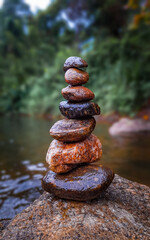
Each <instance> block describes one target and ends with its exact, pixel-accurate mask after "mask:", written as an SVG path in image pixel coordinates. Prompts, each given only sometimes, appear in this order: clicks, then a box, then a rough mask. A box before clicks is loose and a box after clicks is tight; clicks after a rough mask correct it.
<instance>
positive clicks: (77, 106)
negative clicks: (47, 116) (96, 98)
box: [59, 101, 100, 119]
mask: <svg viewBox="0 0 150 240" xmlns="http://www.w3.org/2000/svg"><path fill="white" fill-rule="evenodd" d="M59 109H60V112H61V113H62V115H64V116H65V117H67V118H71V119H73V118H77V119H78V118H86V117H91V116H94V115H99V114H100V107H99V106H98V104H96V103H94V102H81V103H72V102H69V101H62V102H60V104H59Z"/></svg>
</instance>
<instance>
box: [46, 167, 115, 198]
mask: <svg viewBox="0 0 150 240" xmlns="http://www.w3.org/2000/svg"><path fill="white" fill-rule="evenodd" d="M113 178H114V173H113V172H112V171H111V170H110V169H109V168H106V167H103V166H102V165H95V164H89V165H84V166H80V167H77V168H76V169H74V170H72V171H71V172H69V173H66V174H56V173H54V172H52V171H49V172H48V173H47V174H46V175H45V177H44V178H43V188H44V190H45V191H47V192H50V193H53V194H54V195H56V196H58V197H60V198H64V199H72V200H77V201H87V200H91V199H95V198H97V197H99V195H100V194H101V193H102V192H103V191H104V190H106V189H107V188H108V186H109V185H110V183H111V182H112V180H113Z"/></svg>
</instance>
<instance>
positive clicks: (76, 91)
mask: <svg viewBox="0 0 150 240" xmlns="http://www.w3.org/2000/svg"><path fill="white" fill-rule="evenodd" d="M61 93H62V95H63V97H64V98H65V99H67V100H68V101H70V102H83V101H90V100H92V99H93V98H94V93H93V92H92V91H91V90H90V89H88V88H86V87H83V86H68V87H66V88H63V89H62V91H61Z"/></svg>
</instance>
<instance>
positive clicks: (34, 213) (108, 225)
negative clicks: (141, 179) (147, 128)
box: [0, 175, 150, 240]
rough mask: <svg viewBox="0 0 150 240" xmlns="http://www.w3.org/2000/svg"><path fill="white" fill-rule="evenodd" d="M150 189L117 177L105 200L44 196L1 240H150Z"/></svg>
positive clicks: (13, 224)
mask: <svg viewBox="0 0 150 240" xmlns="http://www.w3.org/2000/svg"><path fill="white" fill-rule="evenodd" d="M149 190H150V189H149V188H148V187H146V186H144V185H140V184H138V183H135V182H131V181H128V180H126V179H124V178H121V177H119V176H118V175H115V178H114V180H113V182H112V184H111V185H110V186H109V188H108V189H107V190H106V191H105V192H104V194H103V196H101V197H100V198H98V199H97V200H93V201H89V202H77V201H69V200H62V199H60V198H57V197H54V196H53V195H52V194H49V193H46V192H44V193H43V195H41V197H40V198H39V199H37V200H36V201H35V202H34V203H33V204H31V205H30V206H29V207H28V208H27V209H25V210H24V211H23V212H22V213H20V214H18V215H17V216H16V217H15V218H14V220H12V221H11V222H10V224H9V225H8V226H7V227H6V228H5V229H4V230H3V232H2V235H1V236H2V237H1V238H0V239H1V240H8V239H11V240H17V239H18V240H28V239H32V240H40V239H42V240H48V239H51V240H67V239H71V240H75V239H78V240H87V239H90V240H100V239H108V240H109V239H110V240H113V239H114V240H115V239H116V240H117V239H118V240H120V239H121V240H128V239H138V240H140V239H141V240H144V239H145V240H148V239H150V235H149V221H148V216H149V214H148V204H149V202H150V195H149V192H150V191H149Z"/></svg>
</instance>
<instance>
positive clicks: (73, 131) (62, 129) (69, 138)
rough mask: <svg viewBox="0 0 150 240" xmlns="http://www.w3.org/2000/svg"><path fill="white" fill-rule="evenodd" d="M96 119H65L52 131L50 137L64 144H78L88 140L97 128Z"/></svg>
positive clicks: (55, 125) (57, 123) (56, 124)
mask: <svg viewBox="0 0 150 240" xmlns="http://www.w3.org/2000/svg"><path fill="white" fill-rule="evenodd" d="M95 124H96V121H95V119H94V118H89V119H85V120H76V119H63V120H60V121H58V122H56V123H55V124H54V125H53V126H52V128H51V129H50V135H51V136H52V137H53V138H55V139H56V140H59V141H63V142H78V141H82V140H84V139H85V138H87V137H88V136H89V135H90V134H91V132H92V131H93V130H94V128H95Z"/></svg>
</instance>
